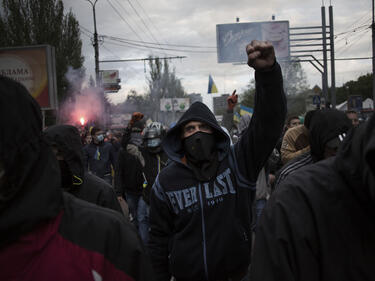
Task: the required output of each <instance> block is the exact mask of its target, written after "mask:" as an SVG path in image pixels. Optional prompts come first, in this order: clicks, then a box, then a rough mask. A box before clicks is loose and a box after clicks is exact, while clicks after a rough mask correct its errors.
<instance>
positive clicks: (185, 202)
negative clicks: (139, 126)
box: [148, 41, 286, 281]
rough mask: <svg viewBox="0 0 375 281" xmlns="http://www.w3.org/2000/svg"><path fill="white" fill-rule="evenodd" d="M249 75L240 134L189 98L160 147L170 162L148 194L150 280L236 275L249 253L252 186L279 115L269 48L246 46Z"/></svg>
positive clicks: (280, 101) (281, 104)
mask: <svg viewBox="0 0 375 281" xmlns="http://www.w3.org/2000/svg"><path fill="white" fill-rule="evenodd" d="M246 51H247V55H248V64H249V66H251V67H253V68H254V69H255V70H256V72H255V79H256V90H257V94H256V99H255V112H254V115H253V118H252V121H251V123H250V126H249V127H248V129H247V130H246V132H245V133H244V134H243V136H242V137H241V139H240V140H239V141H238V142H237V143H236V144H235V145H234V146H232V147H231V146H230V141H229V136H228V135H227V134H226V133H225V132H224V131H223V130H222V129H221V127H220V126H219V125H218V123H217V121H216V119H215V116H214V114H213V113H212V112H211V111H210V110H209V109H208V108H207V106H205V105H204V104H203V103H201V102H195V103H193V104H192V105H191V106H190V108H189V109H188V110H187V111H186V112H185V113H184V115H183V116H182V117H181V118H180V120H179V121H178V123H177V124H176V126H174V127H173V128H172V129H170V130H169V131H168V133H167V135H166V137H165V138H164V140H163V143H162V146H163V149H164V151H165V152H166V153H167V155H168V157H169V159H170V160H171V163H170V164H169V165H168V166H167V167H165V168H164V169H163V170H162V171H161V172H160V173H159V175H158V177H157V179H156V180H155V184H154V186H153V188H152V191H151V196H150V226H151V230H150V241H149V247H148V248H149V252H150V255H151V259H152V263H153V268H154V271H155V272H156V278H155V279H156V280H163V281H165V280H169V279H170V277H171V276H174V277H175V278H176V280H177V281H179V280H195V281H198V280H242V279H243V278H245V277H246V275H247V271H248V266H249V263H250V251H251V216H252V212H251V205H252V201H253V198H254V196H255V184H256V180H257V177H258V174H259V171H260V170H261V168H262V167H263V166H264V164H265V162H266V161H267V158H268V156H269V154H270V153H271V151H272V149H273V147H274V146H275V144H276V141H277V140H278V138H279V137H280V134H281V131H282V128H283V123H284V119H285V114H286V101H285V95H284V91H283V83H282V76H281V69H280V66H279V64H278V63H277V62H276V59H275V54H274V49H273V46H272V45H271V44H270V43H268V42H260V41H252V42H251V44H249V45H248V46H247V47H246Z"/></svg>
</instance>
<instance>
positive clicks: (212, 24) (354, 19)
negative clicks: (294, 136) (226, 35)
mask: <svg viewBox="0 0 375 281" xmlns="http://www.w3.org/2000/svg"><path fill="white" fill-rule="evenodd" d="M130 1H131V3H132V4H133V5H134V7H135V8H136V9H137V11H138V13H139V14H140V15H141V16H142V19H143V20H144V22H146V24H147V25H148V27H149V28H150V30H151V31H152V33H153V35H154V37H156V38H157V40H158V41H159V42H160V43H169V44H183V45H200V46H216V24H222V23H233V22H235V18H236V17H239V18H240V21H241V22H247V21H269V20H271V16H272V15H273V14H275V15H276V20H289V22H290V26H291V27H297V26H313V25H320V24H321V18H320V13H321V12H320V7H321V3H322V1H317V0H307V1H300V0H273V1H271V0H264V1H256V2H255V1H245V0H238V1H229V0H215V1H214V0H206V1H201V0H192V1H183V0H175V1H171V0H161V1H157V2H155V1H151V0H144V1H141V0H130ZM110 2H111V3H112V4H113V5H114V6H116V7H117V10H118V12H119V13H120V14H121V15H122V16H123V17H124V18H125V19H126V20H127V21H128V23H129V24H130V25H131V26H132V28H133V29H134V30H135V31H136V33H137V34H138V36H137V35H135V34H134V33H133V32H132V31H131V29H130V28H129V26H128V25H127V24H126V23H125V22H124V21H123V20H122V19H121V18H120V17H119V16H118V15H117V14H116V13H115V12H114V11H113V9H112V8H111V6H110V5H109V4H108V1H107V0H99V1H98V3H97V9H96V12H97V26H98V33H99V34H102V35H110V36H117V37H121V38H127V39H131V40H139V37H140V38H141V39H142V40H143V41H147V42H155V41H154V39H153V38H152V37H151V36H150V35H149V32H148V31H146V28H145V27H144V25H143V23H142V21H141V20H140V19H139V18H138V16H137V15H136V14H135V12H134V11H133V10H132V9H131V7H130V5H129V3H128V1H125V0H110ZM324 2H325V5H326V7H327V18H328V6H329V4H330V1H327V0H326V1H324ZM331 2H332V5H333V6H334V20H335V34H340V33H343V32H347V31H350V30H353V29H354V28H356V27H358V26H361V25H365V24H368V25H369V24H370V23H371V22H370V19H371V3H370V1H365V0H357V1H349V0H340V1H338V0H336V1H331ZM119 3H120V5H119ZM138 3H141V5H142V7H143V8H144V10H145V11H146V13H147V16H146V15H145V13H144V11H143V10H142V8H141V7H140V6H139V5H138ZM64 5H65V8H66V9H70V8H71V9H72V11H73V13H74V14H75V15H76V16H77V19H78V20H79V22H80V24H81V26H83V27H85V28H87V29H89V30H91V31H93V27H92V26H93V19H92V9H91V5H90V4H89V3H88V2H87V1H83V0H79V1H77V0H64ZM149 18H150V19H151V21H152V23H151V22H150V21H149ZM155 27H156V29H155ZM82 40H83V54H84V56H85V67H86V69H87V73H88V74H93V72H94V59H93V57H94V51H93V47H92V45H91V42H90V40H89V38H88V37H87V36H84V35H82ZM335 42H336V50H337V54H336V57H367V56H371V32H369V31H368V32H366V30H365V29H363V30H362V31H357V33H356V32H349V33H346V34H344V35H338V37H337V39H336V40H335ZM172 48H173V47H172ZM190 49H191V48H190ZM205 50H209V49H205ZM150 54H153V55H163V54H167V55H186V56H187V58H186V59H183V60H181V61H180V60H173V61H171V62H170V64H171V66H172V67H175V69H176V74H177V76H178V77H179V78H183V80H182V84H183V86H184V87H185V90H186V91H187V92H200V93H205V92H206V91H207V81H208V74H209V73H211V74H212V75H213V77H214V80H215V82H216V84H217V86H218V88H219V90H220V91H224V88H225V90H226V91H227V92H228V91H231V89H232V88H234V87H236V88H237V89H241V88H244V87H245V86H246V84H247V83H248V82H249V81H250V79H251V77H252V75H253V71H252V70H250V69H249V68H248V67H247V66H245V65H242V66H233V65H231V64H218V63H217V56H216V54H194V53H186V52H183V51H170V50H168V51H167V50H165V51H162V50H150V49H144V48H140V49H137V48H134V46H117V45H111V44H109V41H108V40H106V39H105V40H104V43H103V45H102V46H101V48H100V58H101V59H113V58H115V57H120V58H124V59H126V58H144V57H147V56H148V55H150ZM317 56H318V57H321V55H317ZM101 68H102V69H119V68H121V70H120V75H121V78H122V81H123V85H122V88H123V89H122V90H121V91H120V93H119V94H112V95H111V99H112V100H113V101H120V100H122V99H124V97H125V96H126V94H127V91H129V90H130V89H136V90H137V91H138V92H140V93H143V92H145V89H146V87H147V84H146V77H145V73H144V65H143V63H142V62H130V63H113V64H109V63H108V64H102V65H101ZM146 68H147V73H148V65H147V64H146ZM303 69H304V70H305V71H306V73H307V78H308V82H309V84H310V85H311V86H312V85H315V84H318V85H320V84H321V77H320V75H319V73H318V72H317V71H316V70H315V69H314V68H313V67H311V66H310V64H308V63H304V64H303ZM336 72H337V73H336V80H337V84H338V85H340V83H341V84H342V83H344V82H346V81H347V80H349V79H356V78H357V77H358V76H359V75H363V74H365V73H367V72H371V60H366V61H345V62H341V61H338V62H336Z"/></svg>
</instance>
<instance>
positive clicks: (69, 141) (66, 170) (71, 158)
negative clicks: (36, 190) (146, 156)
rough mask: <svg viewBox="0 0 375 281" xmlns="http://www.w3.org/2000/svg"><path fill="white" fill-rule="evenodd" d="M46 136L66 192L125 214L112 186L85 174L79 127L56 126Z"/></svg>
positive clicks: (47, 131) (46, 132)
mask: <svg viewBox="0 0 375 281" xmlns="http://www.w3.org/2000/svg"><path fill="white" fill-rule="evenodd" d="M44 133H45V137H46V139H47V140H48V142H49V143H50V144H51V146H52V150H53V151H54V153H55V155H56V158H57V160H58V161H59V167H60V172H61V179H62V180H61V181H62V183H61V185H62V188H63V189H64V191H67V192H69V193H71V194H73V195H74V196H76V197H77V198H80V199H82V200H86V201H88V202H91V203H94V204H97V205H99V206H102V207H106V208H110V209H113V210H116V211H118V212H120V213H122V209H121V207H120V204H119V202H118V200H117V197H116V193H115V191H114V189H113V188H112V186H110V185H109V184H108V183H106V182H105V181H104V180H102V179H101V178H99V177H97V176H95V175H93V174H89V173H88V172H87V171H85V169H84V166H83V153H82V144H81V140H80V136H79V132H78V130H77V128H75V127H73V126H70V125H55V126H52V127H49V128H48V129H46V130H45V131H44Z"/></svg>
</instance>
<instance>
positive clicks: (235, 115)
mask: <svg viewBox="0 0 375 281" xmlns="http://www.w3.org/2000/svg"><path fill="white" fill-rule="evenodd" d="M240 119H241V115H240V114H239V113H238V112H235V113H234V114H233V120H234V121H235V122H237V123H239V122H240Z"/></svg>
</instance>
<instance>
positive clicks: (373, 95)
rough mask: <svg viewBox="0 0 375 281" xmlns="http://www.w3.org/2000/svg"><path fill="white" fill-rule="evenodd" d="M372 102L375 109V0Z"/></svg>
mask: <svg viewBox="0 0 375 281" xmlns="http://www.w3.org/2000/svg"><path fill="white" fill-rule="evenodd" d="M371 30H372V101H373V103H374V106H373V108H374V109H375V21H374V0H372V24H371Z"/></svg>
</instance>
